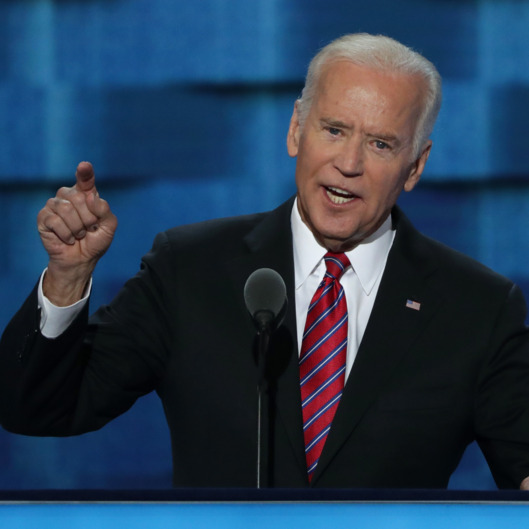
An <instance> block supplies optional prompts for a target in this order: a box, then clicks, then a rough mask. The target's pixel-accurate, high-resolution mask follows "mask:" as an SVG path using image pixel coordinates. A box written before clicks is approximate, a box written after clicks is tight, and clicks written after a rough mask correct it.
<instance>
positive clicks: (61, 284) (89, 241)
mask: <svg viewBox="0 0 529 529" xmlns="http://www.w3.org/2000/svg"><path fill="white" fill-rule="evenodd" d="M75 177H76V183H75V185H74V186H73V187H63V188H61V189H59V191H57V194H56V196H55V197H54V198H50V199H49V200H48V201H47V203H46V205H45V207H44V208H42V209H41V211H40V212H39V214H38V217H37V225H38V230H39V233H40V237H41V239H42V243H43V244H44V248H45V249H46V251H47V252H48V255H49V264H48V271H47V272H46V276H45V277H44V283H43V289H44V294H45V296H46V297H47V298H48V299H49V300H50V301H51V302H52V303H54V304H55V305H58V306H66V305H71V304H72V303H74V302H76V301H78V300H79V299H81V297H82V295H83V291H84V289H85V287H86V284H87V282H88V280H89V279H90V276H91V274H92V272H93V270H94V268H95V266H96V264H97V261H98V260H99V259H100V257H101V256H102V255H103V254H104V253H105V252H106V251H107V249H108V248H109V246H110V244H111V242H112V238H113V237H114V232H115V231H116V227H117V219H116V216H115V215H114V214H113V213H112V211H111V210H110V207H109V205H108V203H107V201H106V200H103V199H102V198H100V197H99V194H98V192H97V189H96V186H95V175H94V170H93V167H92V164H90V163H89V162H81V163H80V164H79V165H78V166H77V172H76V174H75Z"/></svg>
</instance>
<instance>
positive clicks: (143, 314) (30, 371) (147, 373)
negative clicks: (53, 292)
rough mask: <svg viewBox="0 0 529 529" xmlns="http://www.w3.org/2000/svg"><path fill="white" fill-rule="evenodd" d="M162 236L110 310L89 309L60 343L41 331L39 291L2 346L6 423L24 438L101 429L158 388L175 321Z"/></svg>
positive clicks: (1, 417) (0, 407)
mask: <svg viewBox="0 0 529 529" xmlns="http://www.w3.org/2000/svg"><path fill="white" fill-rule="evenodd" d="M167 253H168V244H167V242H166V237H165V236H164V235H163V234H161V235H159V236H158V237H157V239H156V240H155V244H154V246H153V250H152V251H151V252H150V253H149V254H147V255H146V256H145V257H144V259H143V260H142V264H141V269H140V271H139V273H138V274H137V275H136V276H135V277H134V278H132V279H131V280H129V281H128V282H127V283H126V284H125V286H124V287H123V288H122V290H121V291H120V293H119V294H118V296H117V297H116V298H115V299H114V300H113V301H112V303H111V304H110V305H108V306H105V307H102V308H101V309H99V310H98V311H97V312H96V313H95V314H94V316H93V317H92V318H90V319H89V318H88V304H87V306H85V308H84V309H83V310H82V311H81V313H80V314H79V315H78V316H77V318H76V319H75V320H74V321H73V323H72V324H71V325H70V326H69V327H68V329H67V330H66V331H65V332H64V333H63V334H61V335H60V336H59V337H57V338H55V339H49V338H46V337H44V336H43V335H42V334H41V333H40V330H39V311H38V309H37V289H36V288H35V289H34V290H33V292H32V293H31V294H30V296H29V297H28V299H27V300H26V302H25V303H24V305H23V306H22V307H21V309H20V310H19V311H18V312H17V314H16V315H15V316H14V317H13V319H12V320H11V322H10V323H9V324H8V326H7V327H6V329H5V331H4V334H3V336H2V339H1V341H0V422H1V424H2V426H3V427H4V428H5V429H7V430H9V431H13V432H16V433H21V434H25V435H53V436H65V435H75V434H79V433H83V432H87V431H91V430H95V429H98V428H100V427H102V426H103V425H104V424H106V423H107V422H108V421H110V420H111V419H113V418H114V417H116V416H118V415H120V414H121V413H123V412H124V411H126V410H127V409H129V408H130V406H132V404H133V403H134V402H135V400H136V399H137V398H138V397H140V396H141V395H144V394H146V393H148V392H150V391H152V390H153V389H156V386H157V383H158V381H159V379H160V377H161V376H162V374H163V372H164V364H165V361H166V358H167V346H166V344H167V341H168V339H169V338H168V335H167V333H168V328H167V322H168V321H169V318H168V317H167V315H166V308H167V306H166V305H167V304H166V301H167V293H166V292H164V275H165V274H166V273H167V270H169V269H170V266H169V265H168V264H167Z"/></svg>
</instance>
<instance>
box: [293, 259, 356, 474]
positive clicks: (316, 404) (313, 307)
mask: <svg viewBox="0 0 529 529" xmlns="http://www.w3.org/2000/svg"><path fill="white" fill-rule="evenodd" d="M324 259H325V265H326V267H327V272H326V273H325V277H324V278H323V281H322V282H321V283H320V286H319V287H318V289H317V290H316V293H315V294H314V297H313V298H312V301H311V303H310V306H309V311H308V314H307V321H306V323H305V332H304V334H303V341H302V345H301V354H300V360H299V375H300V383H301V404H302V408H303V434H304V437H305V454H306V459H307V472H308V476H309V481H310V480H311V479H312V475H313V473H314V470H315V468H316V465H317V464H318V460H319V458H320V454H321V452H322V449H323V445H324V444H325V440H326V438H327V434H328V432H329V430H330V429H331V423H332V420H333V418H334V414H335V413H336V408H337V407H338V403H339V401H340V397H341V395H342V391H343V387H344V382H345V358H346V353H347V303H346V300H345V295H344V290H343V288H342V285H341V284H340V277H341V276H342V274H343V273H344V271H345V270H346V268H347V267H349V266H350V265H351V263H350V262H349V259H348V258H347V256H346V255H345V254H343V253H341V254H337V253H332V252H328V253H327V254H325V256H324Z"/></svg>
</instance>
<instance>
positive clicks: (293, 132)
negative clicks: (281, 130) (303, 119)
mask: <svg viewBox="0 0 529 529" xmlns="http://www.w3.org/2000/svg"><path fill="white" fill-rule="evenodd" d="M299 129H300V127H299V116H298V101H296V103H295V104H294V111H293V112H292V117H291V118H290V125H289V127H288V134H287V151H288V154H289V156H291V157H292V158H295V157H296V156H297V155H298V150H299V134H300V130H299Z"/></svg>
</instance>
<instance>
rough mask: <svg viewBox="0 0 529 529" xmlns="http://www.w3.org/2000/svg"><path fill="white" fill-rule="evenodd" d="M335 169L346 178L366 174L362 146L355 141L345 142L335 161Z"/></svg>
mask: <svg viewBox="0 0 529 529" xmlns="http://www.w3.org/2000/svg"><path fill="white" fill-rule="evenodd" d="M334 165H335V167H336V168H337V169H338V170H339V171H340V172H341V173H342V174H343V175H344V176H359V175H361V174H362V173H363V172H364V153H363V149H362V144H361V143H360V142H358V141H355V140H354V139H351V140H349V141H348V142H345V143H344V144H343V145H342V147H341V149H340V151H339V152H338V153H337V155H336V157H335V159H334Z"/></svg>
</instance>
